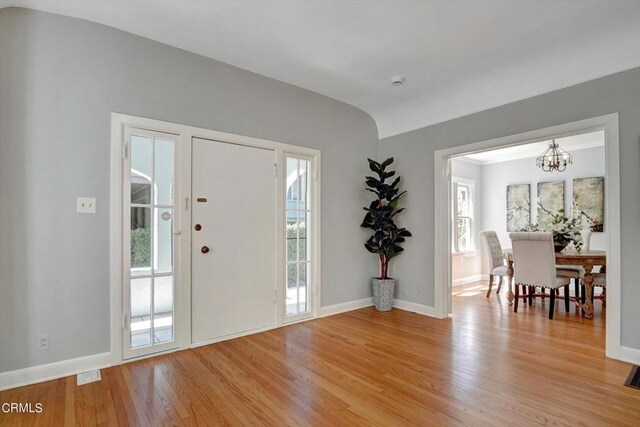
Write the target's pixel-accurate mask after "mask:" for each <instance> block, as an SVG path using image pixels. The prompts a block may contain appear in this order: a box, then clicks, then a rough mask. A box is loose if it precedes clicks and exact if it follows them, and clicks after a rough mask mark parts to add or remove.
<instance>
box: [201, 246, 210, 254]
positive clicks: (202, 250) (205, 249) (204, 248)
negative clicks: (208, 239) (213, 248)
mask: <svg viewBox="0 0 640 427" xmlns="http://www.w3.org/2000/svg"><path fill="white" fill-rule="evenodd" d="M200 252H202V253H203V254H206V253H207V252H209V248H208V247H207V246H203V247H202V248H201V249H200Z"/></svg>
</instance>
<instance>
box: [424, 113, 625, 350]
mask: <svg viewBox="0 0 640 427" xmlns="http://www.w3.org/2000/svg"><path fill="white" fill-rule="evenodd" d="M618 129H619V124H618V113H613V114H607V115H604V116H600V117H594V118H590V119H585V120H579V121H577V122H572V123H565V124H562V125H558V126H551V127H548V128H544V129H537V130H533V131H530V132H524V133H520V134H516V135H510V136H506V137H502V138H496V139H491V140H487V141H482V142H477V143H473V144H467V145H461V146H457V147H452V148H448V149H444V150H438V151H435V152H434V178H435V180H434V191H435V196H434V197H435V200H434V209H435V212H434V213H435V230H434V232H435V242H434V249H435V257H434V263H435V265H434V284H435V290H434V294H435V295H434V296H435V300H434V306H435V312H436V317H439V318H445V317H447V316H448V314H449V313H450V312H451V239H450V237H449V234H450V230H451V206H450V202H449V200H450V197H451V196H450V193H449V192H450V187H451V171H450V162H449V160H450V159H451V158H453V157H456V156H461V155H464V154H469V153H475V152H481V151H487V150H491V149H494V148H498V147H499V148H504V147H511V146H516V145H522V144H526V143H530V142H536V141H544V140H548V139H550V138H560V137H564V136H570V135H577V134H581V133H586V132H593V131H597V130H604V131H605V156H606V165H607V166H606V175H605V176H606V178H605V192H606V197H605V200H606V206H605V209H606V211H605V229H606V230H607V248H606V249H607V282H609V284H610V285H609V286H607V313H606V316H607V320H606V324H607V336H606V354H607V356H608V357H610V358H613V359H620V358H621V351H622V350H621V345H620V323H621V309H620V306H621V295H620V284H621V273H620V271H621V266H620V263H621V260H620V255H621V249H620V139H619V134H618V132H619V131H618Z"/></svg>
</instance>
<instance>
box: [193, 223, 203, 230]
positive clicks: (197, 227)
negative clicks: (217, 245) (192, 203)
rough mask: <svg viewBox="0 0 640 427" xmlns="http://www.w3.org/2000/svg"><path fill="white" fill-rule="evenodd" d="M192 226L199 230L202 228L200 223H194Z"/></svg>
mask: <svg viewBox="0 0 640 427" xmlns="http://www.w3.org/2000/svg"><path fill="white" fill-rule="evenodd" d="M193 228H194V229H195V230H196V231H200V230H202V226H201V225H200V224H196V225H195V226H194V227H193Z"/></svg>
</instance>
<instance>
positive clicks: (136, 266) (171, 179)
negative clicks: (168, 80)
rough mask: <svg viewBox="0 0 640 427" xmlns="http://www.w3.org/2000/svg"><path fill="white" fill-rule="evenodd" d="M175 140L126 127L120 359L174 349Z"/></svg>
mask: <svg viewBox="0 0 640 427" xmlns="http://www.w3.org/2000/svg"><path fill="white" fill-rule="evenodd" d="M178 141H179V139H178V137H177V136H176V135H172V134H167V133H160V132H152V131H149V130H145V129H135V128H126V129H125V144H126V145H125V148H126V150H125V151H126V152H128V155H126V156H125V160H124V171H125V173H124V177H123V184H124V188H123V197H124V200H123V202H124V203H123V207H124V211H123V219H124V224H125V233H124V236H123V247H124V251H123V252H124V259H123V262H124V292H123V294H124V295H123V303H124V304H123V305H124V307H123V312H124V322H123V323H124V330H125V334H123V341H124V342H123V352H124V354H123V356H124V359H131V358H134V357H139V356H145V355H148V354H151V353H157V352H159V351H165V350H170V349H174V348H177V347H178V342H179V341H178V336H177V335H178V327H177V319H178V318H179V316H178V313H177V304H175V301H176V298H175V297H176V294H177V292H176V289H178V278H179V277H180V276H179V274H178V272H177V270H178V269H177V262H176V261H177V260H178V259H179V257H178V253H179V233H178V232H177V231H176V230H175V228H176V227H177V226H178V225H179V224H180V220H179V217H180V210H179V209H175V207H176V201H177V200H179V197H180V195H179V194H178V193H179V191H178V186H177V185H176V177H177V176H179V167H178V165H179V162H178V157H179V156H178V153H179V148H180V147H178Z"/></svg>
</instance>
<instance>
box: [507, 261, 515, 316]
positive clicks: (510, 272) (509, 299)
mask: <svg viewBox="0 0 640 427" xmlns="http://www.w3.org/2000/svg"><path fill="white" fill-rule="evenodd" d="M508 264H509V268H508V269H507V280H508V281H509V292H507V302H508V303H509V305H513V300H514V298H515V297H514V295H513V260H512V259H511V258H509V260H508Z"/></svg>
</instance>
